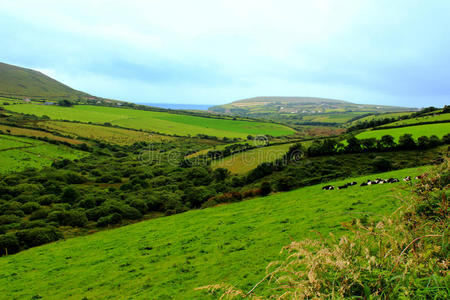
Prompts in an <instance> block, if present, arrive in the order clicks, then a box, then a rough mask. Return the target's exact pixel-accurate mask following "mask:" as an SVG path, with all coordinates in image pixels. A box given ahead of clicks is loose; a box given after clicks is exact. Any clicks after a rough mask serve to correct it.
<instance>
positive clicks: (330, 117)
mask: <svg viewBox="0 0 450 300" xmlns="http://www.w3.org/2000/svg"><path fill="white" fill-rule="evenodd" d="M365 113H367V112H342V113H326V114H317V115H310V116H304V117H303V118H302V121H307V122H321V123H345V122H347V121H348V120H350V119H352V118H354V117H356V116H359V115H362V114H365Z"/></svg>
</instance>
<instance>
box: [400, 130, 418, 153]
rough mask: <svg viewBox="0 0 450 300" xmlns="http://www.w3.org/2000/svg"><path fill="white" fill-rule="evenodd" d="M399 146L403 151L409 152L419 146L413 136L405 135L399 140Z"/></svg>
mask: <svg viewBox="0 0 450 300" xmlns="http://www.w3.org/2000/svg"><path fill="white" fill-rule="evenodd" d="M398 146H399V147H400V148H401V149H405V150H409V149H414V148H415V147H416V146H417V145H416V142H415V141H414V139H413V138H412V134H409V133H405V134H404V135H402V136H400V138H399V139H398Z"/></svg>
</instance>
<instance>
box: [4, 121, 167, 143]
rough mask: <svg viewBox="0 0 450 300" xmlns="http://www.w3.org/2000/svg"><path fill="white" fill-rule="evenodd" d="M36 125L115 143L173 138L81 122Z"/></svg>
mask: <svg viewBox="0 0 450 300" xmlns="http://www.w3.org/2000/svg"><path fill="white" fill-rule="evenodd" d="M37 125H38V126H39V127H40V128H44V129H48V130H52V131H56V132H59V133H61V134H66V135H71V136H74V137H83V138H88V139H93V140H99V141H104V142H107V143H112V144H117V145H131V144H134V143H136V142H141V141H143V142H161V141H169V140H172V139H173V138H172V137H169V136H163V135H158V134H150V133H147V132H142V131H135V130H127V129H121V128H114V127H106V126H99V125H90V124H82V123H71V122H59V121H45V122H39V123H38V124H37ZM0 128H1V127H0Z"/></svg>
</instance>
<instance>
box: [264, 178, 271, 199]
mask: <svg viewBox="0 0 450 300" xmlns="http://www.w3.org/2000/svg"><path fill="white" fill-rule="evenodd" d="M270 192H272V186H271V185H270V183H269V182H267V181H263V182H262V183H261V196H267V195H269V194H270Z"/></svg>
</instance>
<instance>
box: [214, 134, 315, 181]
mask: <svg viewBox="0 0 450 300" xmlns="http://www.w3.org/2000/svg"><path fill="white" fill-rule="evenodd" d="M307 144H309V142H304V143H303V145H304V146H306V147H307ZM292 145H293V143H290V144H281V145H274V146H268V147H261V148H256V149H252V150H249V151H244V152H241V153H237V154H234V155H230V156H227V157H225V158H223V159H219V160H214V161H212V163H211V167H212V168H213V169H217V168H226V169H228V170H230V172H231V173H235V174H245V173H247V172H249V171H251V170H253V169H254V168H256V167H257V166H258V165H259V164H261V163H263V162H272V161H275V160H276V159H278V158H281V157H283V155H284V154H285V153H286V152H287V151H288V150H289V148H290V147H291V146H292Z"/></svg>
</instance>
